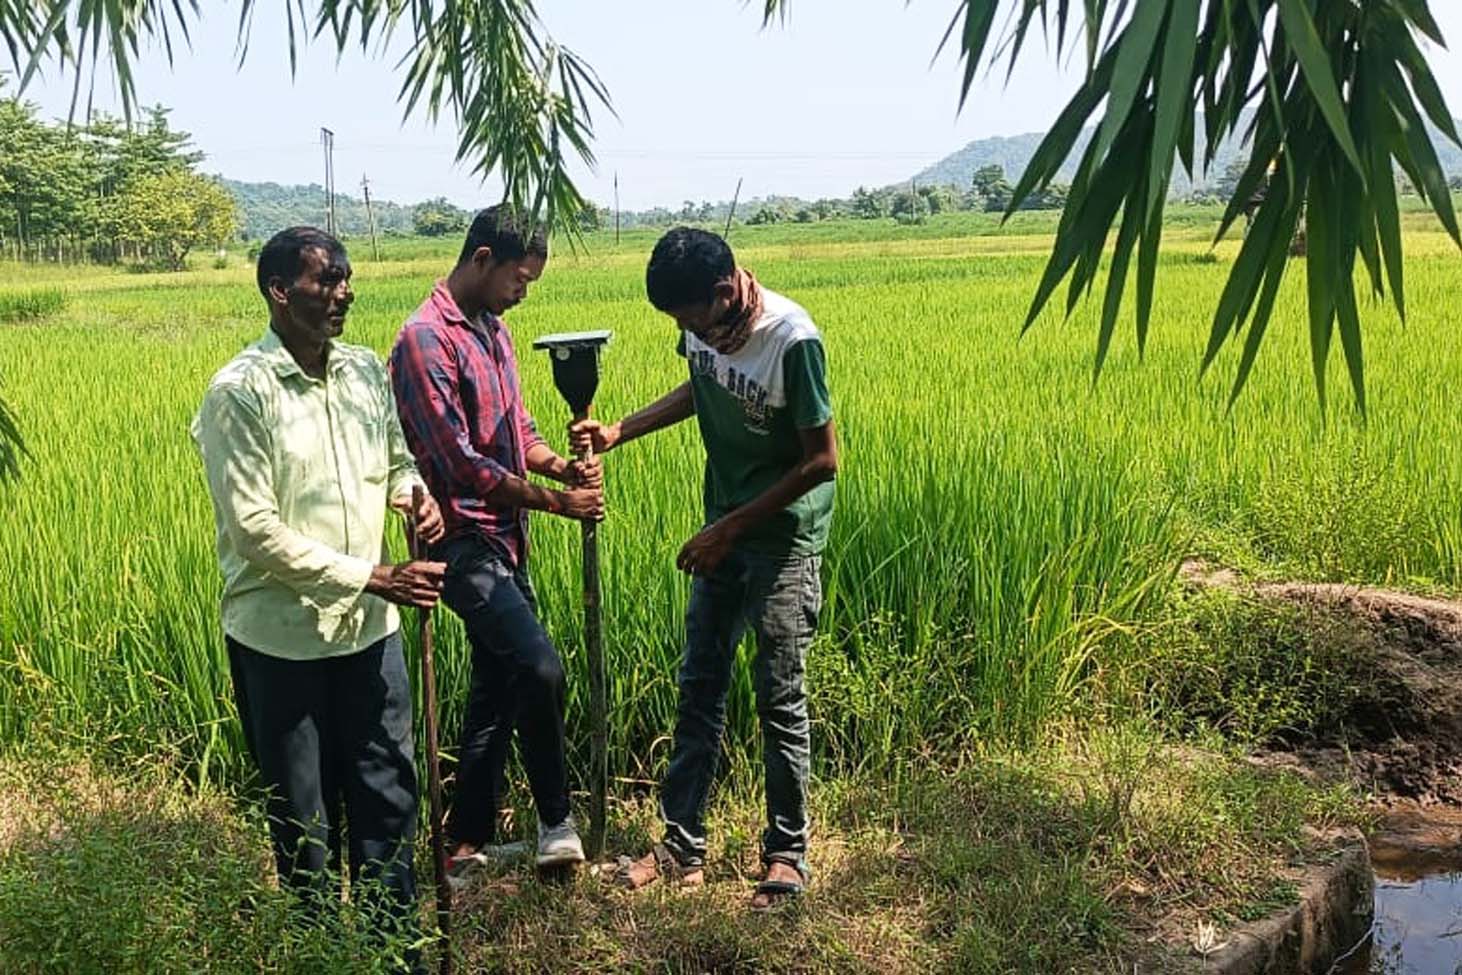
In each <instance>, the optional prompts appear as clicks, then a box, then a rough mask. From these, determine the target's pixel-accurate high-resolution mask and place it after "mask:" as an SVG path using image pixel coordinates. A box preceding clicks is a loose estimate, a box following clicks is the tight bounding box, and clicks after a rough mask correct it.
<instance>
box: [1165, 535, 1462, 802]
mask: <svg viewBox="0 0 1462 975" xmlns="http://www.w3.org/2000/svg"><path fill="white" fill-rule="evenodd" d="M1181 574H1182V577H1183V578H1184V579H1185V580H1186V581H1187V582H1188V583H1189V584H1190V585H1193V586H1197V587H1204V588H1224V589H1231V590H1235V591H1239V592H1244V593H1248V594H1250V595H1252V596H1253V597H1255V598H1258V599H1265V600H1276V601H1282V602H1287V603H1290V604H1292V605H1297V606H1302V607H1306V608H1310V609H1317V610H1320V611H1323V612H1325V613H1326V614H1328V615H1332V616H1336V617H1343V618H1348V619H1350V620H1352V621H1353V623H1354V630H1353V632H1352V634H1351V635H1352V636H1353V637H1354V638H1355V652H1357V653H1360V654H1364V656H1365V659H1366V660H1368V661H1369V662H1370V664H1369V668H1368V669H1369V671H1370V673H1369V675H1368V676H1369V677H1370V679H1371V680H1372V685H1371V687H1370V688H1369V690H1368V693H1366V694H1365V695H1363V696H1362V698H1361V701H1362V703H1360V704H1358V705H1357V706H1356V707H1355V708H1353V709H1352V711H1351V713H1350V714H1348V715H1346V717H1345V720H1344V721H1343V722H1342V723H1341V725H1340V726H1337V727H1334V728H1328V729H1321V730H1320V731H1319V732H1318V733H1317V734H1316V735H1314V736H1313V739H1312V740H1309V741H1304V742H1298V743H1286V744H1285V745H1284V746H1283V747H1282V748H1275V749H1273V750H1272V751H1270V752H1269V753H1267V754H1263V755H1261V756H1259V760H1260V761H1263V762H1265V763H1266V764H1274V765H1288V766H1293V767H1296V768H1300V769H1302V770H1309V771H1312V772H1315V773H1317V774H1319V775H1322V776H1326V777H1336V776H1345V777H1348V778H1350V779H1351V780H1352V781H1354V782H1356V783H1357V785H1359V786H1360V787H1361V788H1363V789H1365V790H1367V792H1368V793H1369V794H1370V795H1372V796H1373V797H1374V799H1375V800H1376V801H1377V802H1378V803H1380V804H1382V805H1383V806H1386V807H1391V806H1395V807H1396V808H1397V809H1398V811H1399V810H1404V809H1405V808H1408V807H1421V808H1425V807H1432V806H1462V603H1459V602H1454V601H1450V600H1444V599H1430V598H1425V597H1421V596H1415V595H1412V594H1409V593H1403V592H1393V591H1390V590H1385V589H1372V588H1367V587H1361V586H1347V585H1335V584H1317V583H1296V582H1286V583H1251V582H1246V581H1244V580H1243V579H1241V578H1240V577H1239V576H1237V575H1236V574H1235V573H1233V572H1231V571H1229V570H1226V569H1214V568H1212V567H1210V566H1208V565H1205V564H1203V563H1201V562H1188V563H1186V564H1185V565H1184V566H1183V568H1182V573H1181Z"/></svg>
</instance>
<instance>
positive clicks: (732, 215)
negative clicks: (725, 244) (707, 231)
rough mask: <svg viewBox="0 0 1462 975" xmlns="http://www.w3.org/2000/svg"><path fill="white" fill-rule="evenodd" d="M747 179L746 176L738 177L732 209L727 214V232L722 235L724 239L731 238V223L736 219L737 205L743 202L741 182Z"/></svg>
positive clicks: (732, 197) (732, 198)
mask: <svg viewBox="0 0 1462 975" xmlns="http://www.w3.org/2000/svg"><path fill="white" fill-rule="evenodd" d="M745 178H746V177H744V176H738V177H736V192H735V193H733V194H731V209H730V210H729V211H727V213H726V231H725V233H723V234H721V236H722V237H730V236H731V221H732V220H733V219H734V218H735V217H736V204H737V203H738V202H740V200H741V181H742V180H743V179H745Z"/></svg>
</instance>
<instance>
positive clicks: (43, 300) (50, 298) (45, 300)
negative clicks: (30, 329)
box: [0, 288, 66, 325]
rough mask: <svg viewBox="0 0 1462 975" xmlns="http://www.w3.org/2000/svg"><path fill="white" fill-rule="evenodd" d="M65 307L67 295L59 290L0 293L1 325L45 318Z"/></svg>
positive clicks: (7, 291) (40, 289)
mask: <svg viewBox="0 0 1462 975" xmlns="http://www.w3.org/2000/svg"><path fill="white" fill-rule="evenodd" d="M65 307H66V294H65V292H63V291H61V290H60V289H58V288H33V289H29V290H25V291H9V290H5V291H0V325H5V324H13V323H16V322H28V321H32V320H34V319H37V318H45V317H46V316H47V315H54V314H56V313H57V312H59V311H60V310H61V309H63V308H65Z"/></svg>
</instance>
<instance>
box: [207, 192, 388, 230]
mask: <svg viewBox="0 0 1462 975" xmlns="http://www.w3.org/2000/svg"><path fill="white" fill-rule="evenodd" d="M222 182H223V185H224V187H225V188H226V189H227V190H228V191H229V192H230V193H232V194H233V197H234V200H235V201H236V202H237V203H238V205H239V211H240V214H241V216H242V218H243V234H244V237H245V239H248V240H259V239H262V238H266V237H268V236H269V235H270V234H272V233H274V232H275V231H277V230H279V229H280V228H281V227H293V226H296V225H299V224H308V225H310V226H315V227H323V226H325V188H324V187H323V186H320V185H319V184H317V183H311V184H309V185H308V186H281V185H280V184H278V183H241V182H239V181H238V180H232V179H223V180H222ZM371 207H372V209H374V210H375V214H376V232H377V233H380V234H385V233H387V232H390V231H395V232H398V233H408V234H409V233H411V211H412V208H411V207H409V206H402V205H401V204H399V203H392V202H390V201H388V200H377V199H374V198H372V199H371ZM335 220H336V222H337V223H338V224H339V227H340V233H341V234H342V235H343V236H347V237H354V236H362V235H365V234H368V233H370V225H369V223H368V221H367V219H366V207H365V202H364V201H363V200H359V199H356V198H355V197H353V196H344V195H342V194H339V193H337V194H335Z"/></svg>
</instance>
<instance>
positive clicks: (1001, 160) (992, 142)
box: [906, 123, 1462, 196]
mask: <svg viewBox="0 0 1462 975" xmlns="http://www.w3.org/2000/svg"><path fill="white" fill-rule="evenodd" d="M1459 125H1462V123H1459ZM1246 128H1247V126H1246V125H1245V126H1240V128H1239V131H1240V132H1241V133H1242V132H1244V131H1245V130H1246ZM1095 131H1096V130H1095V129H1094V128H1088V129H1086V130H1085V131H1083V132H1082V133H1081V135H1080V136H1078V137H1077V140H1076V147H1075V150H1074V151H1073V152H1072V153H1071V156H1070V158H1069V159H1067V161H1066V164H1065V166H1063V167H1062V168H1061V172H1060V175H1059V177H1058V179H1059V180H1060V181H1061V182H1065V183H1069V182H1070V181H1071V178H1072V177H1073V176H1074V175H1075V174H1076V166H1077V163H1079V162H1080V161H1081V154H1082V153H1083V152H1084V151H1086V147H1087V145H1088V144H1089V143H1090V142H1091V138H1092V136H1093V135H1094V134H1095ZM1431 135H1432V144H1433V145H1435V146H1436V147H1437V158H1438V159H1439V160H1440V161H1441V164H1442V169H1443V170H1444V171H1445V172H1446V174H1447V176H1448V178H1451V177H1453V176H1462V149H1459V148H1457V146H1455V145H1453V144H1452V143H1451V142H1449V141H1448V140H1447V139H1446V137H1445V136H1443V135H1442V134H1441V133H1440V132H1439V131H1437V130H1435V129H1433V130H1432V131H1431ZM1045 136H1046V134H1045V133H1044V132H1027V133H1025V134H1024V135H1014V136H1002V137H996V138H991V139H976V140H975V141H974V142H971V143H970V144H969V145H967V146H965V147H964V148H963V149H960V150H958V151H956V152H952V153H950V154H949V155H948V156H945V157H944V158H943V159H941V160H939V161H938V162H937V163H935V164H934V165H932V166H930V167H928V168H927V169H924V170H921V171H920V172H918V173H915V174H914V176H913V177H912V179H913V180H914V182H916V183H918V184H920V185H948V186H957V187H959V188H961V189H964V188H965V187H968V186H969V185H970V181H971V180H972V179H973V178H974V175H975V172H976V171H977V170H979V169H981V168H982V167H985V166H1000V167H1002V168H1003V169H1004V170H1005V176H1006V178H1007V179H1009V180H1010V181H1011V182H1012V183H1013V182H1015V180H1016V179H1017V178H1019V176H1020V174H1021V173H1023V172H1025V167H1026V164H1027V163H1029V162H1030V160H1031V157H1032V156H1034V155H1035V153H1036V149H1037V148H1039V147H1040V144H1041V140H1042V139H1044V138H1045ZM1195 150H1196V151H1195V158H1196V159H1201V157H1202V150H1203V134H1202V130H1201V127H1200V130H1199V132H1198V134H1197V145H1196V146H1195ZM1245 151H1246V150H1245V148H1244V146H1243V145H1241V144H1240V142H1239V140H1237V139H1227V140H1225V141H1224V142H1223V143H1221V144H1220V145H1219V147H1218V154H1217V156H1216V157H1215V158H1214V161H1213V165H1212V166H1211V167H1209V170H1208V172H1207V174H1206V178H1200V179H1199V180H1198V184H1197V185H1198V188H1200V189H1206V188H1210V187H1212V186H1213V184H1214V183H1216V182H1217V181H1218V178H1219V177H1220V176H1222V175H1223V171H1224V170H1225V169H1226V168H1228V165H1229V164H1230V163H1231V162H1233V161H1234V160H1235V159H1237V158H1240V157H1241V156H1242V155H1243V154H1244V152H1245ZM1179 169H1180V170H1181V166H1180V167H1179ZM906 182H907V181H906ZM1193 189H1194V184H1193V183H1192V182H1190V181H1189V179H1188V175H1187V174H1186V173H1184V172H1181V171H1180V172H1177V173H1175V174H1174V176H1173V185H1172V192H1173V193H1174V194H1175V195H1178V196H1184V195H1187V194H1188V193H1190V192H1192V190H1193Z"/></svg>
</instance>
